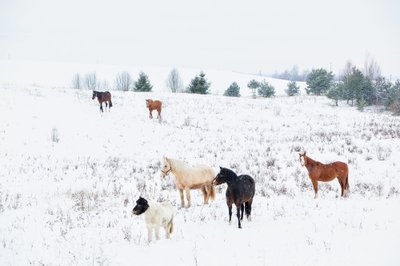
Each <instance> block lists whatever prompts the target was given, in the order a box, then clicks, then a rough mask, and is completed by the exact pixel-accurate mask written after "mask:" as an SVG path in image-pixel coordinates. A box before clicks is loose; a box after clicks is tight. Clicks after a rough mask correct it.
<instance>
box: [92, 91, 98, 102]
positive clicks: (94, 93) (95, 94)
mask: <svg viewBox="0 0 400 266" xmlns="http://www.w3.org/2000/svg"><path fill="white" fill-rule="evenodd" d="M96 96H97V92H96V91H93V95H92V100H94V98H96Z"/></svg>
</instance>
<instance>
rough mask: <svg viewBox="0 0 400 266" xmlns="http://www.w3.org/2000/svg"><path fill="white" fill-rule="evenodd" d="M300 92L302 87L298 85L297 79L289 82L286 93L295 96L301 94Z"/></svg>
mask: <svg viewBox="0 0 400 266" xmlns="http://www.w3.org/2000/svg"><path fill="white" fill-rule="evenodd" d="M299 92H300V87H299V86H297V83H296V81H291V82H289V83H288V84H287V89H286V94H287V95H288V96H294V95H297V94H299Z"/></svg>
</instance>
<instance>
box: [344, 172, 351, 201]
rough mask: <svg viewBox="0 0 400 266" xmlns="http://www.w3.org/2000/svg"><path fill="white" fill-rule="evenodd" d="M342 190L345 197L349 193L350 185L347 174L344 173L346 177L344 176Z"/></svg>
mask: <svg viewBox="0 0 400 266" xmlns="http://www.w3.org/2000/svg"><path fill="white" fill-rule="evenodd" d="M344 184H345V185H344V192H345V197H346V198H347V196H348V195H349V193H350V186H349V174H348V173H347V174H346V178H345V183H344Z"/></svg>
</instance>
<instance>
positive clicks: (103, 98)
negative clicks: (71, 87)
mask: <svg viewBox="0 0 400 266" xmlns="http://www.w3.org/2000/svg"><path fill="white" fill-rule="evenodd" d="M96 97H97V100H98V101H99V104H100V111H101V112H103V102H105V103H106V108H107V105H108V106H109V107H108V111H110V108H111V107H112V102H111V93H110V92H109V91H105V92H101V91H93V95H92V100H94V98H96ZM107 103H108V104H107Z"/></svg>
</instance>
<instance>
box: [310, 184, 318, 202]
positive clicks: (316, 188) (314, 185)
mask: <svg viewBox="0 0 400 266" xmlns="http://www.w3.org/2000/svg"><path fill="white" fill-rule="evenodd" d="M311 181H312V185H313V187H314V193H315V196H314V199H316V198H318V181H317V180H314V179H312V180H311Z"/></svg>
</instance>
